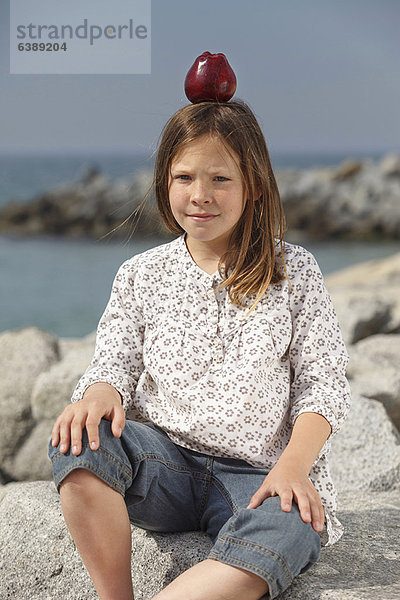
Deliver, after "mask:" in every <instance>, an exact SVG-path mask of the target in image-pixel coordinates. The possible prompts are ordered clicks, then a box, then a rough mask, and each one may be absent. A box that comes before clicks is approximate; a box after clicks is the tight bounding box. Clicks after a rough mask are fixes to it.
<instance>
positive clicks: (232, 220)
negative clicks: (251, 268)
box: [169, 136, 245, 251]
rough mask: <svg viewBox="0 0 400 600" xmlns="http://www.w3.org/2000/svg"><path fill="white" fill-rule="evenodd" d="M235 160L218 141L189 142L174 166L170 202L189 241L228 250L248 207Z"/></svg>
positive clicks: (202, 138)
mask: <svg viewBox="0 0 400 600" xmlns="http://www.w3.org/2000/svg"><path fill="white" fill-rule="evenodd" d="M232 154H233V156H234V157H235V160H233V159H232V157H231V156H230V155H229V154H228V152H227V151H226V150H225V148H224V146H223V144H222V143H221V142H220V141H219V140H218V139H217V138H210V137H209V136H201V137H199V138H198V139H196V140H194V141H193V142H190V143H188V144H187V145H186V146H185V147H184V148H183V149H182V150H181V152H179V153H178V154H177V156H175V158H174V159H173V161H172V163H171V175H170V178H169V202H170V206H171V211H172V214H173V215H174V217H175V219H176V221H177V222H178V223H179V225H180V226H181V227H182V229H184V230H185V231H186V233H187V241H188V242H190V241H192V242H193V241H196V242H197V243H199V242H200V243H207V242H210V243H211V244H213V245H214V246H215V245H218V247H220V248H222V249H223V250H224V251H225V250H226V249H227V242H228V239H229V236H230V234H231V233H232V231H233V229H234V227H235V225H236V224H237V222H238V221H239V219H240V217H241V216H242V213H243V209H244V207H245V194H244V183H243V180H242V175H241V173H240V170H239V167H238V165H239V157H238V156H237V154H236V153H235V152H234V151H233V150H232Z"/></svg>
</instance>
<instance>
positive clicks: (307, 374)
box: [71, 235, 350, 545]
mask: <svg viewBox="0 0 400 600" xmlns="http://www.w3.org/2000/svg"><path fill="white" fill-rule="evenodd" d="M277 260H278V261H281V251H280V245H279V244H278V243H277ZM285 263H286V269H287V273H288V276H289V279H290V282H291V286H290V284H289V282H288V280H287V278H286V277H285V279H284V280H283V281H281V282H279V283H277V284H272V285H270V286H269V288H268V290H267V292H266V293H265V294H264V296H263V297H262V299H261V301H260V302H259V303H258V304H257V306H256V308H255V309H254V310H253V311H252V312H251V313H250V314H249V315H247V314H246V313H247V312H248V308H245V307H238V306H235V305H233V304H232V303H231V302H230V300H229V296H228V293H227V290H226V288H223V289H222V290H219V291H216V289H215V288H216V287H217V286H218V284H219V283H221V277H220V276H219V274H218V272H216V273H214V274H213V275H209V274H207V273H206V272H205V271H203V270H202V269H200V267H198V265H197V264H196V263H195V262H194V260H193V259H192V257H191V255H190V254H189V251H188V249H187V247H186V243H185V235H182V236H180V237H178V238H177V239H175V240H173V241H172V242H169V243H166V244H163V245H161V246H158V247H157V248H152V249H151V250H148V251H146V252H143V253H142V254H138V255H136V256H133V257H132V258H130V259H128V260H127V261H125V262H124V263H123V264H122V265H121V266H120V268H119V269H118V272H117V274H116V276H115V279H114V282H113V286H112V291H111V296H110V299H109V301H108V304H107V306H106V308H105V311H104V313H103V315H102V317H101V319H100V321H99V324H98V328H97V337H96V347H95V352H94V356H93V358H92V361H91V363H90V365H89V366H88V368H87V370H86V372H85V373H84V374H83V375H82V377H81V378H80V380H79V381H78V384H77V386H76V388H75V390H74V393H73V395H72V399H71V400H72V402H75V401H78V400H80V399H81V398H82V396H83V394H84V392H85V390H86V389H87V387H88V386H90V385H92V384H93V383H96V382H106V383H109V384H111V385H112V386H113V387H114V388H115V389H117V390H118V391H119V393H120V394H121V397H122V399H123V405H124V408H125V410H126V411H127V416H128V418H131V419H134V420H137V421H147V422H149V421H150V422H152V423H154V424H155V425H157V426H159V427H161V428H162V429H163V430H164V431H165V432H166V433H167V434H168V436H169V437H170V439H171V440H172V441H173V442H175V443H176V444H179V445H180V446H183V447H185V448H189V449H192V450H195V451H198V452H204V453H206V454H212V455H214V456H226V457H231V458H239V459H242V460H245V461H247V462H248V463H250V464H251V465H254V466H256V467H262V468H267V469H270V468H272V467H273V465H274V464H275V463H276V461H277V460H278V458H279V457H280V455H281V453H282V451H283V450H284V448H285V447H286V445H287V443H288V441H289V438H290V435H291V431H292V427H293V424H294V421H295V419H296V418H297V417H298V416H299V415H300V414H301V413H303V412H316V413H319V414H321V415H323V416H324V417H325V418H326V419H327V420H328V421H329V423H330V424H331V426H332V435H333V434H335V433H336V432H337V431H338V429H339V428H340V426H341V424H342V423H343V421H344V419H345V417H346V416H347V413H348V410H349V405H350V392H349V384H348V381H347V379H346V376H345V371H346V366H347V363H348V359H349V358H348V354H347V351H346V348H345V346H344V342H343V339H342V335H341V332H340V329H339V324H338V320H337V317H336V313H335V310H334V308H333V305H332V302H331V299H330V296H329V294H328V292H327V289H326V286H325V283H324V281H323V277H322V274H321V271H320V269H319V267H318V264H317V262H316V260H315V258H314V257H313V255H312V254H311V253H310V252H308V251H307V250H305V249H304V248H302V247H301V246H297V245H293V244H289V243H287V242H286V243H285ZM251 300H252V299H251V298H249V299H248V306H250V305H251ZM329 450H330V438H329V439H328V440H327V442H326V443H325V444H324V447H323V448H322V450H321V452H320V453H319V455H318V457H317V459H316V460H315V462H314V465H313V466H312V468H311V471H310V475H309V477H310V480H311V481H312V483H313V484H314V486H315V487H316V489H317V490H318V492H319V495H320V497H321V501H322V503H323V506H324V509H325V514H326V525H327V534H328V542H327V544H326V545H330V544H333V543H334V542H336V541H337V540H338V539H339V538H340V537H341V535H342V532H343V527H342V525H341V523H340V522H339V521H338V519H337V517H336V514H335V512H336V490H335V487H334V484H333V481H332V479H331V475H330V472H329V467H328V462H327V455H328V453H329Z"/></svg>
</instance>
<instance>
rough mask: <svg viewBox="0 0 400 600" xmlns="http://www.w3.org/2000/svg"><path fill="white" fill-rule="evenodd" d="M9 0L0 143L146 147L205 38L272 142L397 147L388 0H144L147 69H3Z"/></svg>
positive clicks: (308, 147)
mask: <svg viewBox="0 0 400 600" xmlns="http://www.w3.org/2000/svg"><path fill="white" fill-rule="evenodd" d="M11 1H12V0H11ZM36 1H39V2H40V0H36ZM91 1H92V0H91ZM85 2H89V0H82V6H83V7H84V5H85ZM8 4H9V2H8V0H0V56H1V57H2V58H1V60H0V99H1V100H0V101H1V108H2V110H1V111H0V152H2V153H4V152H19V151H27V150H29V151H32V152H38V153H39V152H40V153H41V152H44V151H49V152H53V151H57V152H63V151H65V150H68V151H70V150H76V151H86V150H101V149H103V150H105V151H114V150H115V151H117V150H123V151H125V150H128V151H135V150H140V151H141V152H145V153H147V152H148V153H150V152H151V151H152V150H153V149H154V147H155V145H156V143H157V140H158V136H159V133H160V131H161V128H162V126H163V125H164V123H165V121H166V120H167V119H168V118H169V117H170V115H171V114H172V113H174V112H175V111H176V110H177V109H178V108H180V107H181V106H184V105H185V104H187V103H188V100H187V99H186V96H185V94H184V90H183V82H184V78H185V75H186V72H187V70H188V69H189V67H190V66H191V64H192V63H193V61H194V59H195V58H196V56H198V55H199V54H201V53H202V52H204V51H206V50H208V51H209V52H213V53H214V52H223V53H225V54H226V56H227V58H228V60H229V62H230V64H231V66H232V67H233V69H234V71H235V73H236V76H237V79H238V87H237V91H236V95H235V97H238V98H242V99H244V100H245V101H246V102H248V103H249V105H250V106H251V108H252V109H253V110H254V112H255V114H256V115H257V117H258V119H259V122H260V124H261V126H262V128H263V131H264V134H265V136H266V139H267V143H268V145H269V148H270V151H272V152H273V151H275V152H285V151H287V152H289V151H295V152H298V151H306V152H315V151H322V152H326V151H328V152H329V151H333V152H335V151H339V152H340V151H347V152H353V153H354V152H357V151H371V152H374V151H378V152H382V151H391V150H399V149H400V118H399V106H400V73H399V71H400V66H399V56H400V41H399V35H398V31H399V24H400V2H399V1H398V0H279V1H278V0H247V1H246V2H244V1H243V0H200V1H199V2H195V1H194V0H152V20H151V28H152V31H151V36H152V72H151V75H9V12H8V10H9V9H8Z"/></svg>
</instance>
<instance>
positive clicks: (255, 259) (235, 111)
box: [153, 100, 286, 309]
mask: <svg viewBox="0 0 400 600" xmlns="http://www.w3.org/2000/svg"><path fill="white" fill-rule="evenodd" d="M202 135H209V136H211V137H215V138H218V139H219V140H220V141H221V142H222V143H223V144H224V146H225V148H226V150H227V151H228V152H229V153H230V154H232V153H231V151H232V150H233V151H234V152H236V154H237V155H238V156H239V159H240V164H239V168H240V171H241V174H242V177H243V182H244V187H245V193H246V198H247V202H246V206H245V209H244V211H243V214H242V216H241V218H240V219H239V221H238V223H237V225H236V227H235V229H234V231H233V232H232V234H231V238H230V241H229V249H228V251H227V252H226V254H224V256H222V257H221V260H220V263H219V272H220V274H221V275H222V272H221V268H222V266H224V267H225V273H226V274H227V277H226V279H225V280H224V282H223V284H222V285H221V287H227V288H228V293H229V297H230V300H231V301H232V302H233V303H234V304H237V305H239V306H244V305H245V304H244V300H245V298H246V297H247V296H249V295H252V294H255V295H256V298H255V301H254V303H253V304H252V307H251V309H253V308H254V307H255V305H256V304H257V303H258V301H259V300H260V298H261V297H262V295H263V294H264V293H265V291H266V290H267V288H268V286H269V284H270V283H277V282H278V281H281V280H282V279H283V277H284V276H283V274H282V271H281V270H280V268H279V266H278V265H277V264H276V255H275V247H276V239H275V237H276V236H278V238H279V240H280V245H281V250H282V258H283V257H284V252H283V247H282V245H283V235H284V230H285V219H284V215H283V208H282V203H281V199H280V195H279V190H278V185H277V182H276V179H275V176H274V172H273V170H272V166H271V162H270V158H269V154H268V149H267V145H266V142H265V138H264V135H263V133H262V131H261V128H260V126H259V124H258V122H257V119H256V117H255V116H254V114H253V112H252V111H251V109H250V108H249V106H248V105H247V104H246V103H245V102H244V101H243V100H234V101H233V100H232V101H230V102H199V103H197V104H189V105H187V106H184V107H183V108H181V109H179V110H178V111H177V112H176V113H175V114H174V115H172V117H170V119H169V120H168V121H167V123H166V124H165V126H164V128H163V130H162V132H161V135H160V138H161V142H159V147H158V151H157V159H156V164H155V169H154V179H153V185H154V186H155V196H156V201H157V206H158V209H159V212H160V215H161V217H162V219H163V221H164V223H165V225H166V226H167V228H168V229H169V230H170V231H171V232H172V233H175V234H183V233H184V230H183V229H182V228H181V227H180V225H179V224H178V223H177V221H176V220H175V218H174V216H173V214H172V211H171V208H170V204H169V196H168V183H169V175H170V169H171V163H172V161H173V159H174V158H175V157H176V155H177V154H178V153H179V151H180V150H182V149H183V147H184V146H185V145H186V144H188V143H189V142H192V141H194V140H195V139H196V138H198V137H200V136H202ZM283 265H284V261H283ZM230 269H232V270H231V273H228V272H229V270H230ZM285 271H286V269H285Z"/></svg>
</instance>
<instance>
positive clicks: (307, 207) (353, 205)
mask: <svg viewBox="0 0 400 600" xmlns="http://www.w3.org/2000/svg"><path fill="white" fill-rule="evenodd" d="M399 164H400V155H387V156H385V157H384V158H383V159H382V160H381V161H380V162H373V161H371V160H366V161H359V160H355V159H349V160H347V161H345V162H344V163H342V164H340V165H338V166H334V167H327V168H310V169H306V170H302V171H301V170H296V169H285V170H281V171H277V173H276V176H277V180H278V186H279V190H280V194H281V197H282V202H283V205H284V209H285V214H286V219H287V223H288V228H289V230H290V231H292V232H297V233H296V235H297V234H300V235H301V236H302V237H303V238H304V237H305V236H306V237H308V238H314V239H327V238H329V237H335V238H338V237H341V238H346V239H371V238H385V237H386V238H391V239H393V238H394V239H399V238H400V202H399V199H400V169H399ZM152 177H153V174H152V172H151V171H149V170H141V171H139V172H138V173H137V174H136V175H135V176H134V178H133V179H132V180H128V179H126V180H125V179H122V180H119V181H115V182H111V181H109V180H108V179H107V178H106V177H105V176H104V175H103V174H101V173H100V172H98V171H96V170H93V169H92V170H88V171H87V172H86V173H85V174H84V175H83V176H82V177H81V178H80V180H79V181H78V182H77V183H70V184H63V185H60V186H58V187H56V188H54V189H52V190H49V191H48V192H46V193H44V194H41V195H39V196H37V197H35V198H33V199H32V200H30V201H29V202H24V203H21V202H16V201H13V202H11V203H9V204H8V205H7V206H5V207H4V208H3V209H2V210H0V232H3V233H12V234H18V235H43V234H47V235H49V234H50V235H65V236H72V237H81V236H88V237H94V238H97V239H98V238H101V237H102V236H105V235H109V234H110V233H111V232H112V235H113V236H117V237H126V236H127V235H130V234H131V233H132V230H134V229H136V224H137V232H138V233H140V234H147V233H150V234H153V235H154V234H155V235H157V236H166V237H167V236H168V235H169V234H168V232H167V230H166V228H165V226H164V225H163V224H162V222H161V220H160V218H159V216H158V213H157V208H156V203H155V198H154V193H153V191H152V189H151V184H152ZM147 193H148V196H147V200H146V202H145V204H144V206H143V207H142V205H141V203H142V201H143V199H144V198H145V197H146V195H147ZM142 208H143V211H142ZM135 212H136V217H133V216H132V214H133V213H135ZM139 213H142V217H141V218H140V220H139V221H138V222H137V216H138V215H139ZM114 228H117V229H116V230H115V231H114Z"/></svg>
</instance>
